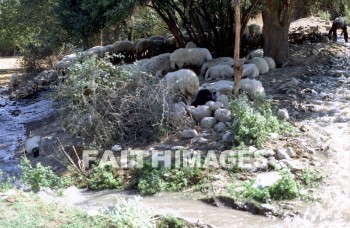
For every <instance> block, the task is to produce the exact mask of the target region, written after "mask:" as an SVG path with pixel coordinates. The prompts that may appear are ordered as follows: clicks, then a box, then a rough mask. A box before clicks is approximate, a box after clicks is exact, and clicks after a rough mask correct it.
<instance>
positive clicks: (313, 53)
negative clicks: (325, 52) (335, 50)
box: [311, 48, 320, 56]
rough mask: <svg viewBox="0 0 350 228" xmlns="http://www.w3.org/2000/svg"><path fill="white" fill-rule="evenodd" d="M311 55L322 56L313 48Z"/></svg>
mask: <svg viewBox="0 0 350 228" xmlns="http://www.w3.org/2000/svg"><path fill="white" fill-rule="evenodd" d="M311 54H312V55H316V56H317V55H319V54H320V51H319V50H316V49H314V48H313V49H312V50H311Z"/></svg>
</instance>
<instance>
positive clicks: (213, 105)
mask: <svg viewBox="0 0 350 228" xmlns="http://www.w3.org/2000/svg"><path fill="white" fill-rule="evenodd" d="M209 102H211V103H210V104H209V108H210V110H212V111H213V112H215V111H216V110H217V109H219V108H223V107H224V104H223V103H222V102H221V101H215V102H213V101H209Z"/></svg>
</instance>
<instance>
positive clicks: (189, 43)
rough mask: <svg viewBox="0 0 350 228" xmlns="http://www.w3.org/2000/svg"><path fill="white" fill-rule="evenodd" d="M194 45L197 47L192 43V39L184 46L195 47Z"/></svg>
mask: <svg viewBox="0 0 350 228" xmlns="http://www.w3.org/2000/svg"><path fill="white" fill-rule="evenodd" d="M196 47H197V45H196V44H195V43H193V42H192V41H190V42H188V43H187V44H186V47H185V48H196Z"/></svg>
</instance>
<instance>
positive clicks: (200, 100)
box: [192, 89, 214, 107]
mask: <svg viewBox="0 0 350 228" xmlns="http://www.w3.org/2000/svg"><path fill="white" fill-rule="evenodd" d="M213 100H214V99H213V95H212V94H211V91H210V90H209V89H201V90H199V91H198V93H197V96H196V99H195V100H194V101H193V103H192V106H194V107H197V106H198V105H204V104H205V103H207V102H208V101H213Z"/></svg>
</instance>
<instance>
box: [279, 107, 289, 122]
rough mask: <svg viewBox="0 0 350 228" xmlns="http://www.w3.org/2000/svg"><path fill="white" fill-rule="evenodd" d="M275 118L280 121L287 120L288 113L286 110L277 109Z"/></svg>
mask: <svg viewBox="0 0 350 228" xmlns="http://www.w3.org/2000/svg"><path fill="white" fill-rule="evenodd" d="M277 116H278V117H279V118H280V119H282V120H289V113H288V110H287V109H279V110H278V112H277Z"/></svg>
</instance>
